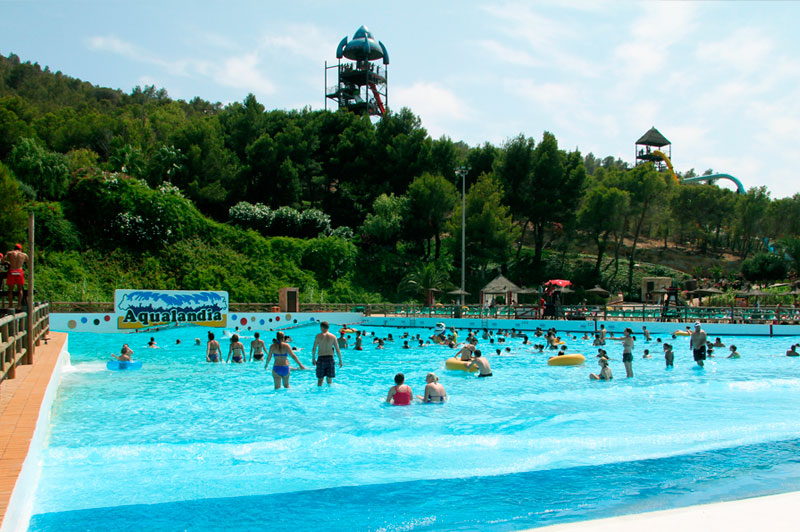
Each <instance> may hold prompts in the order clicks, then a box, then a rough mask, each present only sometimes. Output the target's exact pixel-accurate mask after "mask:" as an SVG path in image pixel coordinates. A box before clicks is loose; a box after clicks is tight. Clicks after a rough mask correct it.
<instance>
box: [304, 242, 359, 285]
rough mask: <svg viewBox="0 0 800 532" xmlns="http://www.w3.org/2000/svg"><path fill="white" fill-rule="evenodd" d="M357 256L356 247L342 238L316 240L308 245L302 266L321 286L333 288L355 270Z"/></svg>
mask: <svg viewBox="0 0 800 532" xmlns="http://www.w3.org/2000/svg"><path fill="white" fill-rule="evenodd" d="M357 254H358V250H357V249H356V246H355V245H354V244H352V243H350V242H347V241H346V240H342V239H341V238H336V237H325V238H316V239H314V240H310V241H309V242H308V243H307V245H306V248H305V252H304V253H303V259H302V262H301V264H302V267H303V268H304V269H306V270H311V271H312V272H314V275H315V276H316V278H317V281H318V282H319V283H320V284H321V285H324V286H331V285H332V284H333V282H334V281H336V280H337V279H338V278H340V277H344V276H346V275H347V274H348V273H350V272H351V271H352V270H353V266H354V264H355V260H356V255H357Z"/></svg>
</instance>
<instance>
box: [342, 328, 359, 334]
mask: <svg viewBox="0 0 800 532" xmlns="http://www.w3.org/2000/svg"><path fill="white" fill-rule="evenodd" d="M339 332H340V333H345V334H349V333H357V332H358V330H357V329H339Z"/></svg>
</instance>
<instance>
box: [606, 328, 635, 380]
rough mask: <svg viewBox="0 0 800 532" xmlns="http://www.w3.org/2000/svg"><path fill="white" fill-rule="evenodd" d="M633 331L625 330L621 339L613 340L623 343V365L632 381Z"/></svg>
mask: <svg viewBox="0 0 800 532" xmlns="http://www.w3.org/2000/svg"><path fill="white" fill-rule="evenodd" d="M632 334H633V331H632V330H631V328H630V327H628V328H626V329H625V332H624V333H622V336H621V337H619V338H611V340H615V341H617V342H622V363H623V364H624V365H625V374H626V375H627V377H628V378H629V379H630V378H631V377H633V336H632Z"/></svg>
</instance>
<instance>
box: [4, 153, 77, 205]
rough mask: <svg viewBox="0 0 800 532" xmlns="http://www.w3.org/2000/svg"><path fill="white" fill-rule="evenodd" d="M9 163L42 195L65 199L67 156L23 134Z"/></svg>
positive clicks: (67, 171) (16, 173) (18, 176)
mask: <svg viewBox="0 0 800 532" xmlns="http://www.w3.org/2000/svg"><path fill="white" fill-rule="evenodd" d="M8 165H9V167H11V169H12V170H13V171H14V174H15V175H16V176H17V179H19V180H20V181H22V182H23V183H27V184H28V185H30V186H31V187H33V189H34V190H35V191H36V193H37V195H38V196H39V197H40V198H42V199H50V200H57V199H61V198H62V197H63V196H64V194H66V192H67V186H68V184H69V168H68V167H67V164H66V162H65V160H64V156H63V155H61V154H59V153H54V152H51V151H48V150H47V149H46V148H45V147H44V146H42V145H41V144H39V143H38V142H37V141H36V140H34V139H29V138H23V139H21V140H20V142H19V144H17V145H16V146H14V149H13V150H11V156H10V157H9V159H8Z"/></svg>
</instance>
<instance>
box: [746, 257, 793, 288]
mask: <svg viewBox="0 0 800 532" xmlns="http://www.w3.org/2000/svg"><path fill="white" fill-rule="evenodd" d="M788 273H789V267H788V265H787V264H786V261H785V260H783V258H781V257H779V256H778V255H773V254H771V253H758V254H756V255H753V256H752V257H750V258H749V259H747V260H745V261H744V262H742V275H743V276H744V278H745V279H747V280H748V281H752V282H756V281H778V280H781V279H786V276H787V275H788Z"/></svg>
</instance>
